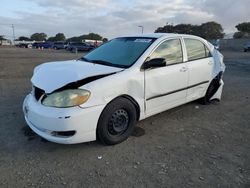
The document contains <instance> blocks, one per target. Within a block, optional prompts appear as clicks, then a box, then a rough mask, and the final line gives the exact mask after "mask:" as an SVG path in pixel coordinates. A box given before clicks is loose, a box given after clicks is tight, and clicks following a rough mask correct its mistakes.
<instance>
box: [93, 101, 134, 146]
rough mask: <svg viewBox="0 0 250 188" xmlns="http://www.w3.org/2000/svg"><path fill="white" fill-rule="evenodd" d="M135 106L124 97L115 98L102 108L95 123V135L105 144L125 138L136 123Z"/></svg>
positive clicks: (115, 142) (116, 142) (111, 143)
mask: <svg viewBox="0 0 250 188" xmlns="http://www.w3.org/2000/svg"><path fill="white" fill-rule="evenodd" d="M136 121H137V120H136V109H135V106H134V105H133V104H132V103H131V102H130V101H129V100H128V99H125V98H117V99H115V100H114V101H112V102H110V103H109V104H108V105H107V106H106V107H105V109H104V110H103V112H102V114H101V116H100V118H99V121H98V125H97V136H98V138H99V140H100V141H101V142H102V143H104V144H106V145H114V144H118V143H121V142H123V141H124V140H126V139H127V138H128V137H129V136H130V135H131V133H132V132H133V130H134V127H135V124H136Z"/></svg>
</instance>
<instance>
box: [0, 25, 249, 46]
mask: <svg viewBox="0 0 250 188" xmlns="http://www.w3.org/2000/svg"><path fill="white" fill-rule="evenodd" d="M235 27H236V28H237V32H235V33H234V35H233V37H234V38H250V22H243V23H239V24H238V25H236V26H235ZM155 33H180V34H190V35H196V36H200V37H202V38H205V39H207V40H211V39H221V38H223V37H224V35H225V33H224V32H223V28H222V26H221V24H219V23H217V22H214V21H212V22H206V23H202V24H200V25H193V24H177V25H173V24H169V23H167V24H166V25H165V26H163V27H158V28H157V29H156V30H155ZM0 38H1V39H3V36H0ZM86 39H91V40H103V41H104V42H106V41H107V40H108V39H107V38H103V37H102V36H101V35H99V34H97V33H89V34H85V35H80V36H74V37H71V38H66V37H65V35H64V34H63V33H57V34H56V35H55V36H52V37H48V36H47V34H45V33H34V34H32V35H31V36H30V37H25V36H21V37H19V38H18V39H17V40H21V41H23V40H24V41H51V42H55V41H66V42H81V41H83V40H86Z"/></svg>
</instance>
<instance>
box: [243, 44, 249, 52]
mask: <svg viewBox="0 0 250 188" xmlns="http://www.w3.org/2000/svg"><path fill="white" fill-rule="evenodd" d="M247 51H250V42H247V43H246V44H244V52H247Z"/></svg>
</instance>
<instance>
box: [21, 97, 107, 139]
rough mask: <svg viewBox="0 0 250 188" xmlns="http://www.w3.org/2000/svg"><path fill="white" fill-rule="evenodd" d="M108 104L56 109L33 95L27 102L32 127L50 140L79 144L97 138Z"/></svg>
mask: <svg viewBox="0 0 250 188" xmlns="http://www.w3.org/2000/svg"><path fill="white" fill-rule="evenodd" d="M103 108H104V105H99V106H94V107H88V108H81V107H78V106H76V107H72V108H53V107H46V106H44V105H42V104H41V103H39V102H38V101H37V100H36V99H35V98H34V97H33V95H31V94H29V95H27V96H26V98H25V100H24V103H23V112H24V117H25V120H26V122H27V124H28V125H29V127H30V128H31V129H32V130H33V131H34V132H35V133H37V134H38V135H40V136H41V137H43V138H45V139H46V140H49V141H52V142H56V143H61V144H75V143H82V142H89V141H94V140H96V127H97V123H98V119H99V116H100V114H101V112H102V110H103Z"/></svg>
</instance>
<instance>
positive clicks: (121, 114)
mask: <svg viewBox="0 0 250 188" xmlns="http://www.w3.org/2000/svg"><path fill="white" fill-rule="evenodd" d="M224 71H225V65H224V63H223V55H222V54H221V53H220V52H219V51H218V50H216V49H215V47H214V46H213V45H212V44H210V43H209V42H208V41H206V40H204V39H202V38H200V37H196V36H192V35H181V34H165V33H154V34H148V35H139V36H131V37H120V38H116V39H113V40H111V41H109V42H106V43H104V44H103V45H101V46H100V47H98V48H96V49H95V50H92V51H91V52H90V53H88V54H87V55H85V56H84V57H82V58H80V59H78V60H70V61H61V62H52V63H45V64H41V65H39V66H37V67H36V68H35V69H34V74H33V76H32V78H31V82H32V88H33V89H32V92H30V93H29V94H28V95H27V97H26V98H25V100H24V103H23V112H24V117H25V120H26V122H27V124H28V125H29V127H30V128H31V129H32V130H33V131H34V132H36V133H37V134H38V135H40V136H42V137H43V138H45V139H47V140H49V141H53V142H57V143H63V144H73V143H80V142H88V141H93V140H96V139H97V138H98V139H99V140H100V141H101V142H103V143H104V144H109V145H112V144H118V143H120V142H122V141H124V140H126V139H127V138H128V137H129V136H130V135H131V133H132V132H133V130H134V127H135V125H136V122H137V121H139V120H143V119H145V118H147V117H150V116H152V115H154V114H157V113H160V112H163V111H165V110H168V109H171V108H174V107H176V106H179V105H182V104H185V103H188V102H191V101H194V100H197V99H200V101H201V102H202V103H203V104H209V103H210V101H211V100H213V99H216V100H220V99H221V94H222V90H223V85H224V84H223V80H222V78H223V76H222V75H223V73H224ZM149 134H150V133H149Z"/></svg>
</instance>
